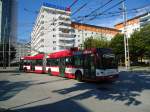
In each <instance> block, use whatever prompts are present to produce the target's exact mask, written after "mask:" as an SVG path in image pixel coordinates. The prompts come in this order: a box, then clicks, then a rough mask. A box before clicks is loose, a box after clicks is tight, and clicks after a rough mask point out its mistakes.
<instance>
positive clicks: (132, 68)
mask: <svg viewBox="0 0 150 112" xmlns="http://www.w3.org/2000/svg"><path fill="white" fill-rule="evenodd" d="M118 69H119V71H145V72H150V66H149V67H142V66H132V67H130V68H129V70H127V69H126V67H123V66H119V67H118Z"/></svg>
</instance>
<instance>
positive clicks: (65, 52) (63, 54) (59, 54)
mask: <svg viewBox="0 0 150 112" xmlns="http://www.w3.org/2000/svg"><path fill="white" fill-rule="evenodd" d="M72 55H73V53H72V51H71V50H63V51H59V52H55V53H51V54H49V55H48V57H47V58H61V57H67V56H72Z"/></svg>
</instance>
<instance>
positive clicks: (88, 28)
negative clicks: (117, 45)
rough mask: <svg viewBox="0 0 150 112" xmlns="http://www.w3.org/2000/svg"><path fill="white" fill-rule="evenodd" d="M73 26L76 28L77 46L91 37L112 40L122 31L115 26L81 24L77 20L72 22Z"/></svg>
mask: <svg viewBox="0 0 150 112" xmlns="http://www.w3.org/2000/svg"><path fill="white" fill-rule="evenodd" d="M71 26H72V28H73V29H74V36H75V47H78V46H80V45H81V44H82V43H83V42H84V40H85V39H86V38H89V37H95V38H102V39H106V40H111V39H112V38H113V37H114V36H115V35H116V34H118V33H120V31H119V30H116V29H114V28H108V27H101V26H95V25H89V24H81V23H76V22H72V24H71Z"/></svg>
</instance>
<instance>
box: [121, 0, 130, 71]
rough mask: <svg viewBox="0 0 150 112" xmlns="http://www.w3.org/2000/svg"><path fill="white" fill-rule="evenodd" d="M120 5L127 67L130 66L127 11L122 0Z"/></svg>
mask: <svg viewBox="0 0 150 112" xmlns="http://www.w3.org/2000/svg"><path fill="white" fill-rule="evenodd" d="M122 7H123V19H124V50H125V67H126V69H129V67H130V57H129V44H128V37H127V12H126V7H125V3H124V0H122Z"/></svg>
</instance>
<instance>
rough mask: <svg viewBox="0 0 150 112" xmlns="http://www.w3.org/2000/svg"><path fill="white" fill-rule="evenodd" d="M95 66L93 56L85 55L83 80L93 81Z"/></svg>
mask: <svg viewBox="0 0 150 112" xmlns="http://www.w3.org/2000/svg"><path fill="white" fill-rule="evenodd" d="M95 77H96V76H95V64H94V56H93V55H86V56H85V57H84V78H85V79H95Z"/></svg>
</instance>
